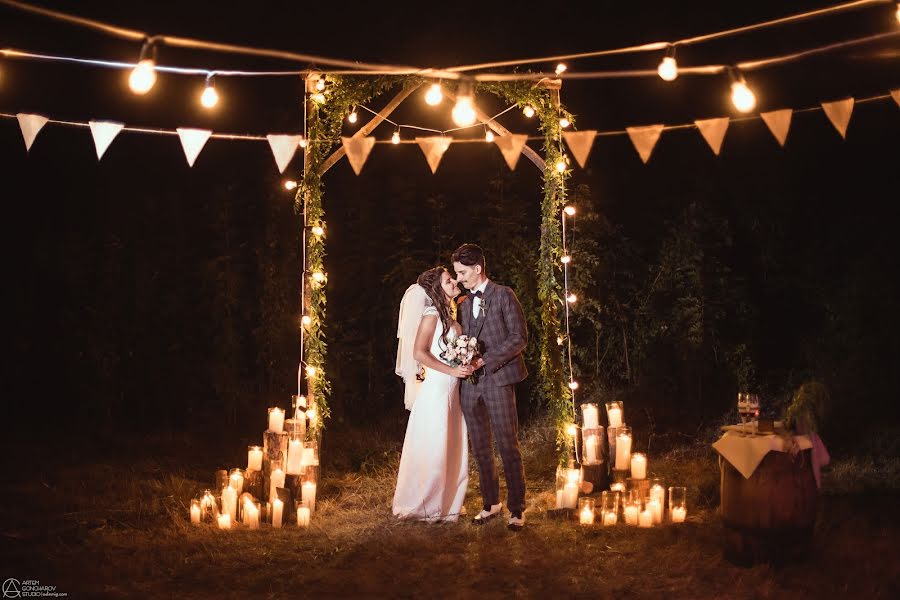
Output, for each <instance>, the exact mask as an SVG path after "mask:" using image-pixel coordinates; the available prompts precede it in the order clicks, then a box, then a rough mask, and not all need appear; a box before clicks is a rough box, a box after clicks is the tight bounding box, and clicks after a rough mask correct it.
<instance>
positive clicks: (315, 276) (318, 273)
mask: <svg viewBox="0 0 900 600" xmlns="http://www.w3.org/2000/svg"><path fill="white" fill-rule="evenodd" d="M312 278H313V281H315V282H316V283H322V282H323V281H325V274H324V273H322V272H321V271H316V272H315V273H313V274H312Z"/></svg>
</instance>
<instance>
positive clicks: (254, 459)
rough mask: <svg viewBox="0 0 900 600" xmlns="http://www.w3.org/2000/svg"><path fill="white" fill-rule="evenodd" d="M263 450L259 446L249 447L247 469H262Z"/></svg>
mask: <svg viewBox="0 0 900 600" xmlns="http://www.w3.org/2000/svg"><path fill="white" fill-rule="evenodd" d="M262 459H263V451H262V448H261V447H259V446H250V447H248V448H247V470H248V471H262Z"/></svg>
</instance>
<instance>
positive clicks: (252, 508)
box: [244, 500, 259, 529]
mask: <svg viewBox="0 0 900 600" xmlns="http://www.w3.org/2000/svg"><path fill="white" fill-rule="evenodd" d="M244 525H246V526H247V527H249V528H250V529H259V509H258V508H256V505H255V504H254V503H253V502H251V501H249V500H247V501H245V502H244Z"/></svg>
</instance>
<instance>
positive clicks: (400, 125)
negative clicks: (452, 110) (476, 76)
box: [357, 104, 544, 141]
mask: <svg viewBox="0 0 900 600" xmlns="http://www.w3.org/2000/svg"><path fill="white" fill-rule="evenodd" d="M357 108H361V109H363V110H365V111H368V112H370V113H372V114H373V115H375V116H379V115H380V113H379V112H378V111H375V110H372V109H371V108H369V107H368V106H366V105H365V104H360V105H359V106H358V107H357ZM514 108H516V105H515V104H513V105H511V106H509V107H507V108H505V109H503V110H501V111H500V112H498V113H497V114H496V115H494V116H493V117H491V118H490V119H488V120H487V121H485V122H484V123H473V124H472V125H466V126H465V127H453V128H451V129H432V128H430V127H421V126H419V125H407V124H404V123H397V122H396V121H392V120H391V119H389V118H388V117H382V120H383V121H384V122H386V123H389V124H390V125H392V126H393V127H395V128H397V129H417V130H420V131H430V132H432V133H439V134H441V135H446V134H448V133H453V132H454V131H461V130H463V129H471V128H473V127H479V126H481V125H486V124H487V123H490V122H492V121H496V120H497V119H498V118H499V117H501V116H503V115H504V114H506V113H508V112H509V111H511V110H513V109H514ZM529 139H531V138H529ZM534 139H544V138H543V137H538V136H535V138H534ZM454 141H467V140H454ZM477 141H481V140H477Z"/></svg>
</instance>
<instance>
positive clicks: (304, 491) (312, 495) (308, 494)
mask: <svg viewBox="0 0 900 600" xmlns="http://www.w3.org/2000/svg"><path fill="white" fill-rule="evenodd" d="M300 499H301V500H302V501H303V502H306V504H307V506H308V507H309V512H311V513H314V512H316V483H315V482H314V481H307V482H305V483H303V485H301V486H300Z"/></svg>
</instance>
